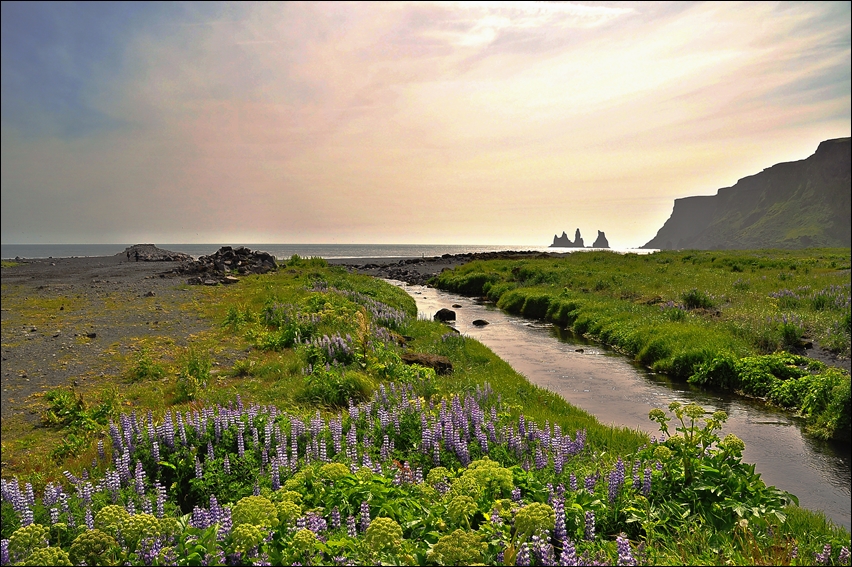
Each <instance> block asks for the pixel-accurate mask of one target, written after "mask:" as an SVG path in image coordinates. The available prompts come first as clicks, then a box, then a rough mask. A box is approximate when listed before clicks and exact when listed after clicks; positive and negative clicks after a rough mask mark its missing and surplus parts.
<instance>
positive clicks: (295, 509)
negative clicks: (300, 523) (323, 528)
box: [275, 500, 302, 527]
mask: <svg viewBox="0 0 852 567" xmlns="http://www.w3.org/2000/svg"><path fill="white" fill-rule="evenodd" d="M275 508H276V510H278V522H279V526H280V527H292V526H295V525H296V520H297V519H298V518H299V517H300V516H301V515H302V507H301V506H299V505H298V504H296V503H295V502H293V501H291V500H284V501H282V502H276V503H275Z"/></svg>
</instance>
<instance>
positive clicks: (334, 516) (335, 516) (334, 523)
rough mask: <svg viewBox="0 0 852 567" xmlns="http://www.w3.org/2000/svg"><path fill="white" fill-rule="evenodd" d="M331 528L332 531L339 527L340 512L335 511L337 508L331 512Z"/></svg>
mask: <svg viewBox="0 0 852 567" xmlns="http://www.w3.org/2000/svg"><path fill="white" fill-rule="evenodd" d="M331 527H332V529H337V528H339V527H340V510H338V509H337V506H335V507H334V508H333V509H332V510H331Z"/></svg>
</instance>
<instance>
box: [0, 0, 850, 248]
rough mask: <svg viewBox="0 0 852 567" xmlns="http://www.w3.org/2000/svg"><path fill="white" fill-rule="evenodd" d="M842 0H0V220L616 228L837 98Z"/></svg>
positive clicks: (626, 231)
mask: <svg viewBox="0 0 852 567" xmlns="http://www.w3.org/2000/svg"><path fill="white" fill-rule="evenodd" d="M850 6H852V4H850V3H849V2H827V3H820V2H804V3H795V2H793V3H790V2H783V3H776V2H769V3H762V2H744V3H736V2H720V3H670V2H660V3H657V2H649V3H646V2H638V3H615V2H559V3H540V2H535V3H533V2H520V3H513V2H407V3H392V2H387V3H386V2H381V3H346V4H337V3H330V2H322V3H304V4H302V3H289V2H288V3H248V2H240V3H234V4H228V3H195V2H191V3H186V4H182V3H47V4H43V3H36V2H22V3H16V2H5V1H4V2H3V3H2V18H0V22H2V23H0V25H2V38H0V44H2V45H0V47H2V49H1V50H0V58H2V73H1V74H2V77H1V78H2V104H1V105H0V107H1V108H0V115H1V117H2V124H0V128H1V129H2V132H1V134H2V174H0V175H1V176H2V177H0V189H2V191H1V192H2V241H3V243H5V244H25V243H33V244H39V243H80V244H88V243H136V242H154V243H166V242H171V243H222V244H228V243H231V244H248V243H331V244H345V243H377V244H381V243H387V244H390V243H412V244H418V243H419V244H493V245H497V244H507V245H509V244H512V245H529V246H546V245H548V244H550V242H551V241H552V238H553V235H554V234H561V233H562V232H563V231H566V232H567V233H568V234H569V235H571V236H572V237H573V234H574V231H575V229H577V228H579V229H580V231H581V233H582V235H583V237H584V239H585V240H586V242H587V244H589V243H591V242H592V241H593V240H594V239H595V237H596V235H597V231H598V230H602V231H604V232H605V233H606V236H607V238H608V239H609V242H610V245H611V246H612V247H615V248H630V247H639V246H641V245H643V244H644V243H646V242H647V241H649V240H651V238H653V237H654V236H655V234H656V233H657V231H658V230H659V229H660V227H662V225H663V223H664V222H665V221H666V219H667V218H668V217H669V215H670V214H671V211H672V207H673V205H674V199H677V198H681V197H686V196H691V195H713V194H715V193H716V191H717V190H718V189H719V188H722V187H729V186H731V185H733V184H734V183H736V182H737V180H738V179H740V178H742V177H745V176H748V175H752V174H755V173H758V172H760V171H761V170H763V169H765V168H767V167H769V166H771V165H773V164H775V163H779V162H783V161H793V160H799V159H805V158H807V157H808V156H809V155H811V154H813V153H814V151H815V150H816V148H817V146H818V145H819V143H820V142H821V141H823V140H826V139H831V138H839V137H846V136H849V135H850V130H852V126H851V125H850V124H852V122H851V121H850V107H852V99H850V96H851V95H850V91H852V87H850V68H852V64H851V63H850V42H851V41H852V40H850Z"/></svg>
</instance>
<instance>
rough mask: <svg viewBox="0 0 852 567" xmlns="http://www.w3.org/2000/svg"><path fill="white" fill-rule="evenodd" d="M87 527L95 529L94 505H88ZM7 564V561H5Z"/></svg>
mask: <svg viewBox="0 0 852 567" xmlns="http://www.w3.org/2000/svg"><path fill="white" fill-rule="evenodd" d="M85 522H86V528H87V529H89V530H93V529H95V517H94V515H93V514H92V507H91V506H86V516H85ZM4 565H5V563H4Z"/></svg>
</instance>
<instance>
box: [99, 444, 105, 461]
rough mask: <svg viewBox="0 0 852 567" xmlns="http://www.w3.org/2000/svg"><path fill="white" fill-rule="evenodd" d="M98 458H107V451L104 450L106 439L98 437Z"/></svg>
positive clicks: (102, 459) (103, 459)
mask: <svg viewBox="0 0 852 567" xmlns="http://www.w3.org/2000/svg"><path fill="white" fill-rule="evenodd" d="M98 459H99V460H100V461H105V460H106V452H105V451H104V440H103V439H98Z"/></svg>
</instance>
